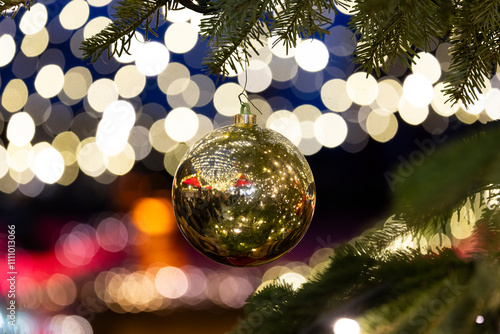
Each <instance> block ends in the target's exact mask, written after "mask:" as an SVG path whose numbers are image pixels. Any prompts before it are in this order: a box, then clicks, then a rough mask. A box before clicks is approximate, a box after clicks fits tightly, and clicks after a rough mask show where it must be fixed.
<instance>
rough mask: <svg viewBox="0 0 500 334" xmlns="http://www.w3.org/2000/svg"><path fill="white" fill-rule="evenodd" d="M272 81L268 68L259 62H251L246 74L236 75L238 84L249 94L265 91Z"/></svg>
mask: <svg viewBox="0 0 500 334" xmlns="http://www.w3.org/2000/svg"><path fill="white" fill-rule="evenodd" d="M272 81H273V74H272V73H271V69H270V68H269V66H268V65H267V64H266V63H264V62H263V61H261V60H251V61H250V64H249V66H248V67H247V69H246V72H244V73H240V74H239V75H238V82H239V84H240V85H241V86H245V83H246V86H245V89H246V90H247V91H248V92H251V93H259V92H262V91H263V90H265V89H267V88H268V87H269V86H270V85H271V82H272Z"/></svg>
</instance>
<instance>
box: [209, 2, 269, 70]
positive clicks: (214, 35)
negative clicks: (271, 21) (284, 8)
mask: <svg viewBox="0 0 500 334" xmlns="http://www.w3.org/2000/svg"><path fill="white" fill-rule="evenodd" d="M211 5H212V6H213V7H212V8H214V13H213V14H212V15H211V16H210V17H208V18H205V19H203V20H202V21H201V34H202V36H203V38H204V39H206V38H208V39H209V46H210V51H209V52H208V55H207V57H206V58H205V60H204V62H203V64H204V65H206V66H207V67H208V71H209V73H213V74H223V75H226V74H228V73H229V72H228V69H227V66H229V67H230V68H231V69H233V70H234V71H235V72H236V71H237V66H236V65H237V64H240V65H242V64H243V63H244V62H245V63H248V59H249V57H250V51H251V50H253V51H254V52H257V50H256V47H255V46H254V43H258V44H260V45H263V43H262V42H261V41H260V39H261V38H262V36H269V29H268V18H267V17H266V13H268V12H269V11H270V10H273V9H274V8H273V4H272V1H271V0H264V1H259V0H218V1H212V3H211Z"/></svg>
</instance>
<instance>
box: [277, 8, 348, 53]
mask: <svg viewBox="0 0 500 334" xmlns="http://www.w3.org/2000/svg"><path fill="white" fill-rule="evenodd" d="M280 5H281V8H280V9H279V11H278V12H277V13H274V17H273V20H272V23H271V27H270V30H271V31H272V33H273V35H276V36H278V38H277V40H276V41H275V44H278V43H279V42H284V44H285V45H286V47H287V49H288V48H290V47H293V46H296V44H297V38H303V39H305V38H308V37H312V36H314V35H315V34H318V35H319V36H320V37H321V36H322V35H324V34H329V32H328V30H326V29H325V28H324V27H326V26H328V25H331V24H332V20H331V19H330V18H328V17H326V16H324V15H323V13H326V12H328V13H329V12H331V11H333V12H334V13H335V14H338V11H337V7H336V5H342V4H341V3H340V2H339V1H338V0H327V1H324V0H303V1H298V0H295V1H286V2H285V3H281V2H280Z"/></svg>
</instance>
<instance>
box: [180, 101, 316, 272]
mask: <svg viewBox="0 0 500 334" xmlns="http://www.w3.org/2000/svg"><path fill="white" fill-rule="evenodd" d="M244 108H246V110H247V112H246V113H244V112H243V109H244ZM172 188H173V189H172V199H173V206H174V212H175V217H176V219H177V223H178V225H179V228H180V230H181V232H182V234H183V235H184V236H185V237H186V239H187V240H188V241H189V243H190V244H191V245H192V246H193V247H194V248H196V249H197V250H198V251H199V252H201V253H202V254H203V255H205V256H206V257H208V258H210V259H212V260H214V261H216V262H219V263H223V264H227V265H231V266H257V265H261V264H264V263H268V262H271V261H274V260H276V259H278V258H279V257H281V256H282V255H284V254H286V253H287V252H288V251H290V250H291V249H292V248H293V247H294V246H295V245H296V244H297V243H298V242H299V241H300V239H301V238H302V237H303V236H304V234H305V232H306V231H307V228H308V227H309V224H310V222H311V219H312V216H313V212H314V206H315V201H316V189H315V184H314V178H313V175H312V172H311V168H310V167H309V164H308V163H307V161H306V159H305V158H304V156H303V155H302V153H300V151H299V150H298V149H297V147H296V146H295V145H294V144H293V143H292V142H290V141H289V140H288V139H287V138H285V137H284V136H282V135H281V134H279V133H277V132H275V131H273V130H269V129H263V128H260V127H258V126H257V125H256V123H255V115H253V114H250V113H249V107H248V105H246V104H244V105H243V106H242V113H240V114H238V115H236V116H235V124H234V125H230V126H225V127H222V128H219V129H216V130H214V131H213V132H211V133H209V134H208V135H206V136H205V137H203V138H201V139H200V140H199V141H198V142H196V143H195V144H194V145H193V146H192V147H191V149H190V150H189V151H188V152H187V153H186V155H185V156H184V157H183V158H182V160H181V162H180V164H179V167H178V168H177V171H176V174H175V177H174V182H173V187H172Z"/></svg>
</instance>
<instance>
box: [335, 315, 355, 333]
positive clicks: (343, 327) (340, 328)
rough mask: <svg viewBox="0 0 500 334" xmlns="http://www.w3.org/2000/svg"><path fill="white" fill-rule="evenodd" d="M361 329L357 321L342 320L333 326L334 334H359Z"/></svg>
mask: <svg viewBox="0 0 500 334" xmlns="http://www.w3.org/2000/svg"><path fill="white" fill-rule="evenodd" d="M360 332H361V328H360V327H359V324H358V322H357V321H356V320H353V319H349V318H340V319H338V320H336V321H335V323H334V324H333V333H334V334H359V333H360Z"/></svg>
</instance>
